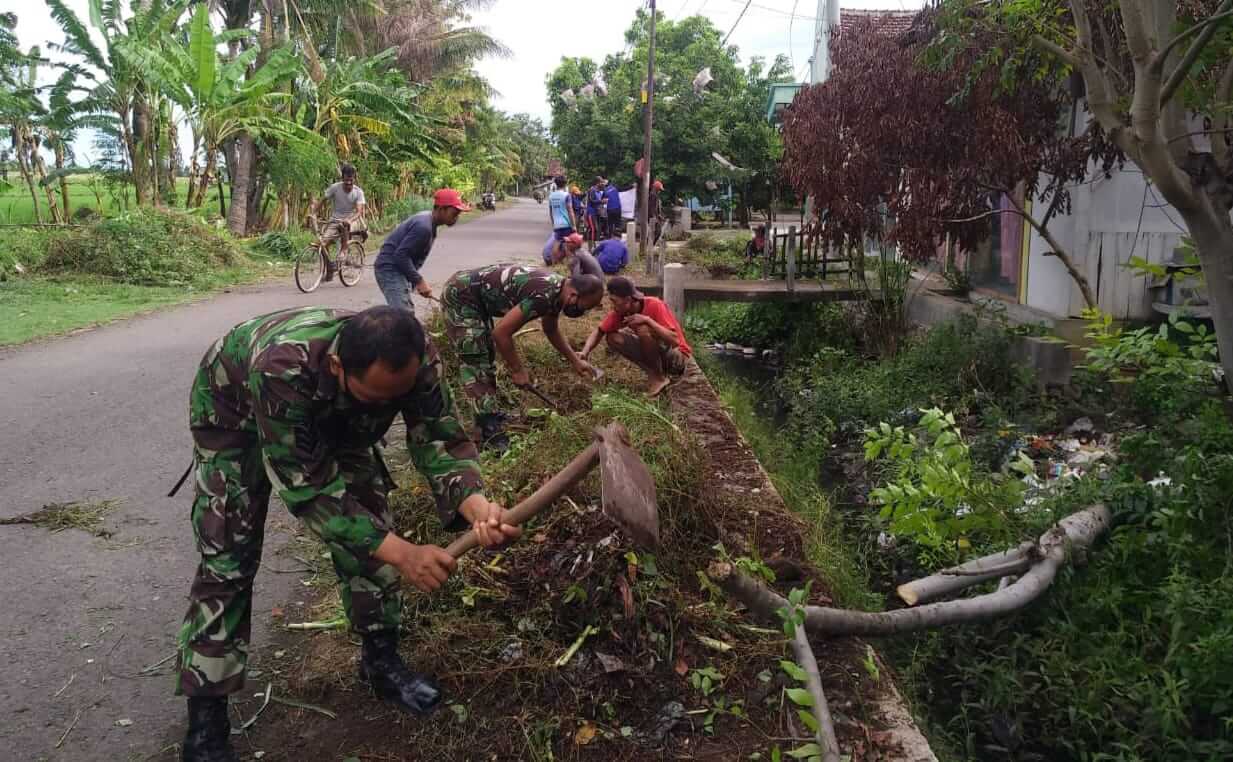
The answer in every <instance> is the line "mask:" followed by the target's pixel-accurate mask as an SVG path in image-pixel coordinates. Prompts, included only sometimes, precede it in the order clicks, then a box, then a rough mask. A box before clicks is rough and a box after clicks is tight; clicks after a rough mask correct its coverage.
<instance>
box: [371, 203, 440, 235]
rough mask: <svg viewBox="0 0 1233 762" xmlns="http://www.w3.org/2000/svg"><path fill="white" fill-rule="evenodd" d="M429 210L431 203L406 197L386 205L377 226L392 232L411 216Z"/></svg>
mask: <svg viewBox="0 0 1233 762" xmlns="http://www.w3.org/2000/svg"><path fill="white" fill-rule="evenodd" d="M431 208H432V201H431V200H429V199H426V198H424V197H423V196H414V195H412V196H406V197H405V198H401V199H399V200H397V201H391V202H390V203H388V204H386V206H385V210H384V211H383V212H382V214H381V221H380V222H379V223H378V224H379V226H380V229H381V230H383V231H389V230H393V229H394V228H395V227H397V226H398V223H400V222H402V221H403V220H405V219H407V218H408V217H410V216H411V215H413V214H419V213H420V212H424V211H427V210H429V209H431Z"/></svg>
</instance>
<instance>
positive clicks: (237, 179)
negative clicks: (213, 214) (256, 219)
mask: <svg viewBox="0 0 1233 762" xmlns="http://www.w3.org/2000/svg"><path fill="white" fill-rule="evenodd" d="M253 154H254V145H253V139H252V138H251V137H250V136H249V135H248V134H246V133H245V134H241V135H240V136H239V137H238V138H236V140H235V161H234V163H230V162H229V163H228V166H227V169H228V172H229V173H230V174H231V213H230V214H229V215H228V216H227V228H228V229H229V230H231V232H232V233H233V234H235V235H238V236H243V235H246V234H247V233H248V197H249V190H250V189H249V183H250V182H251V181H252V171H253ZM228 159H230V157H228Z"/></svg>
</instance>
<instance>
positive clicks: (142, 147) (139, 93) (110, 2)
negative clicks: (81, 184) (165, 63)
mask: <svg viewBox="0 0 1233 762" xmlns="http://www.w3.org/2000/svg"><path fill="white" fill-rule="evenodd" d="M45 2H46V3H47V7H48V10H49V11H50V12H51V16H52V18H53V19H54V20H55V21H56V23H57V24H59V26H60V29H61V31H62V32H63V33H64V38H65V42H64V43H63V44H61V45H59V46H56V47H57V48H58V49H59V50H61V51H62V52H64V53H68V54H70V55H73V56H75V57H76V58H77V59H79V63H82V64H85V65H84V66H71V67H69V68H70V69H71V70H72V71H74V72H75V73H76V77H77V79H76V83H77V85H78V86H79V87H83V88H87V89H88V90H89V91H90V92H89V97H88V98H87V99H86V103H88V104H89V106H90V108H92V109H93V113H95V114H104V113H110V114H114V115H115V116H116V119H117V121H118V126H119V133H120V134H119V139H120V141H121V143H122V144H123V146H124V151H125V153H126V154H127V159H128V166H129V168H130V169H131V171H132V174H133V185H134V189H135V191H136V194H137V202H138V203H139V204H145V203H148V202H149V201H150V200H151V199H153V198H154V192H153V191H154V188H155V187H156V183H157V182H158V179H157V176H158V166H157V157H158V155H159V150H158V146H159V144H160V143H161V144H162V145H163V146H164V150H166V146H168V145H170V143H171V137H170V136H169V135H167V134H166V130H165V128H166V126H167V121H166V120H163V119H161V118H159V117H161V116H162V115H164V114H165V112H164V111H163V109H162V108H161V105H160V104H158V103H157V102H153V103H152V102H151V101H152V99H153V100H155V101H156V99H157V93H152V92H151V88H150V86H149V83H147V82H145V80H144V79H143V78H142V76H141V72H140V71H138V70H137V69H135V68H134V67H133V66H132V65H131V63H130V62H129V61H128V60H127V59H126V58H124V57H123V56H121V55H120V54H119V52H118V51H119V48H120V47H122V46H125V45H145V46H152V45H157V44H158V43H159V42H160V41H161V40H163V39H164V38H165V37H166V35H167V34H169V33H170V32H171V31H172V30H173V29H174V28H175V26H176V24H178V23H179V20H180V17H181V16H183V15H184V11H185V9H186V8H187V7H188V0H175V1H173V2H168V1H167V0H131V2H130V3H129V4H128V5H129V7H128V9H127V14H126V12H125V8H124V4H123V2H122V0H89V21H90V26H91V27H93V28H94V29H95V30H97V32H98V34H99V36H100V37H101V39H102V41H103V44H102V46H99V45H97V44H96V43H95V39H94V38H93V37H92V36H91V34H90V29H89V28H88V27H87V26H86V24H85V23H84V22H83V21H82V20H81V18H80V17H79V16H78V15H77V14H76V13H75V12H74V11H73V10H72V9H71V8H69V7H68V6H67V5H66V4H65V2H64V0H45ZM160 128H163V129H161V130H160Z"/></svg>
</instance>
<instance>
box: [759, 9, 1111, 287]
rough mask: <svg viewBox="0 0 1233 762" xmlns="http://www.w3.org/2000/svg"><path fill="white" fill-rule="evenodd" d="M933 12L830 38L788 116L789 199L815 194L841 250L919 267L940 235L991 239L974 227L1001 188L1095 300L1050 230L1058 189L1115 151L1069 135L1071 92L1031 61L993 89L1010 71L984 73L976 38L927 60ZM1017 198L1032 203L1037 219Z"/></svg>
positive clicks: (966, 244) (1061, 194) (1063, 201)
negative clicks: (823, 60) (887, 250)
mask: <svg viewBox="0 0 1233 762" xmlns="http://www.w3.org/2000/svg"><path fill="white" fill-rule="evenodd" d="M932 18H933V17H932V14H931V12H930V11H923V12H922V13H921V15H920V16H918V17H917V19H916V21H915V23H914V24H913V28H912V30H911V31H909V32H908V33H907V34H905V35H903V36H902V37H900V38H895V37H891V36H888V35H886V34H883V33H880V32H879V30H878V27H877V24H876V22H875V21H874V20H872V19H870V20H865V21H861V22H859V23H857V24H855V25H853V26H852V27H850V28H848V29H845V30H844V31H843V34H842V35H839V36H838V37H837V38H836V40H835V42H834V43H833V49H832V53H833V60H834V69H833V72H832V74H831V78H830V79H829V80H827V81H826V82H824V83H822V84H819V85H814V86H812V87H809V88H807V89H805V90H804V91H803V92H801V93H800V95H798V96H797V98H796V100H795V101H794V102H793V103H792V105H791V106H790V107H789V108H788V109H787V111H786V113H785V116H784V132H783V134H784V148H785V150H784V159H783V162H782V166H783V170H784V172H785V174H786V176H787V177H788V179H789V181H790V182H791V183H792V185H793V187H794V188H795V189H796V191H797V192H798V193H800V194H802V195H810V196H812V197H813V199H814V204H815V207H814V208H815V209H816V215H817V217H816V220H815V221H816V222H817V223H818V225H817V231H818V235H820V236H821V237H822V239H823V240H825V241H826V242H828V243H830V244H832V245H835V246H840V247H843V246H848V245H853V244H855V245H860V244H861V243H862V242H863V241H864V240H865V238H866V237H872V238H879V239H882V240H885V241H887V242H888V243H893V244H895V245H896V246H897V247H898V248H899V250H900V251H901V252H902V253H903V254H904V255H905V256H907V257H908V258H910V259H913V260H917V261H922V260H925V259H929V258H931V257H933V256H934V255H935V253H936V252H937V248H938V246H939V244H940V243H941V242H942V241H943V240H944V239H945V237H946V236H947V235H949V236H950V237H951V239H952V240H953V241H955V242H957V243H958V245H959V246H961V247H963V248H967V249H973V248H975V247H976V246H977V245H978V244H979V243H980V242H981V240H982V239H983V238H984V237H985V236H986V235H987V234H988V229H989V228H988V225H987V224H982V223H984V221H985V220H986V219H987V218H988V217H989V216H990V215H992V214H999V213H1001V212H999V211H996V210H993V209H992V208H991V203H990V200H991V198H997V197H999V196H1000V195H1001V194H1005V195H1006V196H1007V197H1008V198H1010V199H1011V203H1012V204H1013V205H1014V210H1015V211H1017V212H1018V213H1019V214H1021V215H1022V216H1023V218H1024V219H1025V220H1026V221H1027V223H1028V224H1030V225H1031V226H1032V227H1033V228H1035V229H1036V230H1037V231H1038V232H1039V233H1040V234H1041V236H1042V237H1043V238H1044V239H1045V241H1046V242H1048V244H1049V246H1050V247H1051V248H1052V252H1051V253H1052V254H1053V255H1054V256H1057V257H1058V258H1059V259H1060V260H1061V262H1062V263H1063V265H1065V267H1066V269H1067V271H1068V272H1069V273H1070V275H1071V277H1072V278H1074V280H1075V282H1076V283H1077V284H1078V286H1079V289H1080V291H1081V292H1082V293H1083V297H1084V299H1085V300H1086V301H1087V303H1088V304H1089V305H1090V306H1095V303H1096V300H1095V298H1094V297H1093V295H1092V292H1091V288H1090V287H1089V285H1088V283H1087V280H1086V279H1085V278H1084V276H1083V274H1082V273H1081V272H1080V271H1079V270H1078V269H1077V267H1076V266H1075V264H1074V262H1073V260H1072V258H1071V257H1070V255H1069V253H1068V252H1067V251H1066V250H1065V249H1064V248H1063V247H1062V246H1060V245H1059V244H1058V242H1057V241H1056V239H1055V238H1054V237H1053V236H1052V235H1050V233H1049V229H1048V224H1049V221H1050V219H1051V218H1052V217H1053V216H1054V215H1056V214H1057V213H1058V212H1062V211H1066V210H1068V207H1069V194H1068V192H1067V187H1068V185H1070V184H1073V183H1074V182H1076V181H1079V180H1081V179H1083V178H1084V177H1085V176H1086V174H1087V169H1088V163H1089V160H1091V159H1092V158H1100V159H1101V160H1102V161H1103V162H1104V165H1105V167H1106V168H1108V166H1110V165H1111V164H1112V162H1113V161H1114V160H1115V159H1116V157H1117V151H1116V149H1115V148H1112V147H1111V146H1110V144H1109V143H1108V142H1107V141H1105V140H1104V139H1103V137H1102V133H1101V132H1100V130H1099V127H1097V128H1096V129H1093V130H1089V131H1087V132H1086V133H1084V134H1082V135H1080V136H1078V137H1070V136H1069V135H1068V134H1067V133H1068V131H1067V130H1066V129H1065V128H1064V125H1063V122H1062V119H1063V116H1064V115H1066V114H1067V113H1068V107H1069V102H1068V99H1067V96H1066V94H1065V92H1064V91H1063V90H1062V88H1060V87H1059V86H1058V85H1057V83H1058V82H1059V81H1060V79H1059V78H1058V77H1054V76H1050V75H1051V74H1052V72H1050V71H1048V70H1047V68H1044V69H1042V64H1041V62H1040V60H1039V59H1023V60H1021V61H1020V62H1019V64H1018V67H1019V72H1029V71H1030V72H1033V76H1032V77H1030V78H1027V77H1024V78H1023V79H1022V80H1021V81H1019V82H1018V83H1017V84H1016V86H1015V87H1014V88H1007V87H1003V86H1001V85H1002V82H1001V81H1000V77H1001V76H1003V75H1004V74H1006V73H1007V70H1005V69H1003V70H999V69H994V68H989V67H983V66H980V56H981V55H982V53H981V50H982V47H981V41H980V40H978V39H976V38H975V37H973V38H971V39H969V40H966V41H965V43H964V44H963V45H961V46H956V45H953V44H952V45H948V46H946V48H945V58H944V60H935V61H929V60H927V59H928V57H927V56H926V53H929V52H932V51H930V48H929V42H930V38H931V37H932V36H933V34H934V33H935V30H934V27H933V23H932ZM985 49H987V48H985ZM934 57H936V56H934ZM1017 198H1029V199H1031V198H1040V199H1041V201H1042V203H1041V205H1040V207H1041V208H1043V211H1042V212H1038V211H1035V210H1032V211H1029V209H1028V208H1027V206H1026V205H1025V204H1022V203H1020V202H1019V201H1017V200H1016V199H1017Z"/></svg>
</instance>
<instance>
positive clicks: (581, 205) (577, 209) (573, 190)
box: [569, 184, 586, 236]
mask: <svg viewBox="0 0 1233 762" xmlns="http://www.w3.org/2000/svg"><path fill="white" fill-rule="evenodd" d="M569 204H570V207H571V208H572V209H573V210H574V232H576V233H580V234H582V235H583V236H585V235H586V232H585V231H584V230H583V229H582V224H583V222H584V221H585V220H586V213H585V209H586V196H585V195H583V193H582V189H581V188H579V187H578V186H577V185H573V184H571V185H570V186H569Z"/></svg>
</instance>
